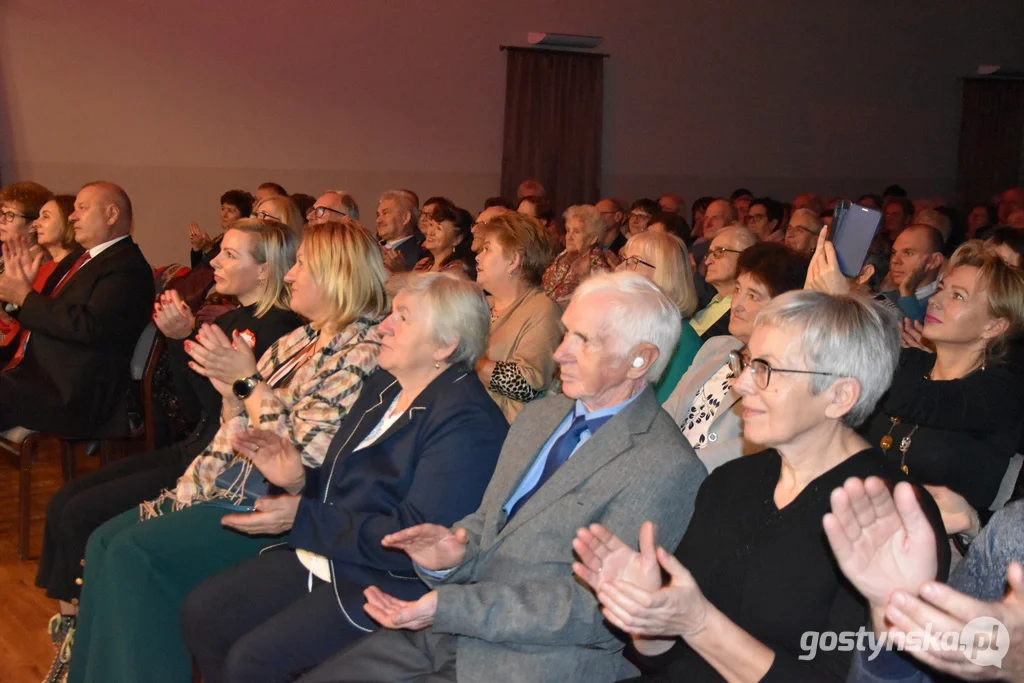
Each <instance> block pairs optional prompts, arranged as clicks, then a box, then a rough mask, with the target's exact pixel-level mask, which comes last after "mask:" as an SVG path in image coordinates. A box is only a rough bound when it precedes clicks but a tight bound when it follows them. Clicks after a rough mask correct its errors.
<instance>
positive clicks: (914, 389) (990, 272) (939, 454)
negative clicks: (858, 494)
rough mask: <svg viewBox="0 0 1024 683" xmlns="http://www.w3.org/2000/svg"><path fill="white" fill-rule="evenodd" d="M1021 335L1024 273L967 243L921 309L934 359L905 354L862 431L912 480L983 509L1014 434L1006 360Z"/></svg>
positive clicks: (1016, 416)
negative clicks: (924, 310) (1009, 346)
mask: <svg viewBox="0 0 1024 683" xmlns="http://www.w3.org/2000/svg"><path fill="white" fill-rule="evenodd" d="M1022 332H1024V272H1022V271H1021V270H1020V269H1019V268H1014V267H1012V266H1008V265H1007V264H1006V263H1004V262H1003V261H1002V259H1000V258H999V256H998V254H996V253H994V252H993V251H991V250H990V249H987V248H986V247H985V245H984V243H982V242H981V241H979V240H972V241H970V242H965V243H964V244H963V245H961V246H960V247H959V248H958V249H957V250H956V251H955V252H954V253H953V256H952V257H951V258H950V261H949V265H948V267H947V270H946V274H945V275H944V276H943V278H942V280H941V282H940V284H939V289H938V291H937V292H936V293H935V294H934V295H933V296H932V298H931V299H930V300H929V301H928V313H927V315H926V316H925V320H924V329H923V332H922V336H923V337H924V339H925V340H927V341H928V342H930V343H931V344H932V345H933V346H934V349H935V353H929V352H927V351H924V350H922V349H919V348H904V349H903V351H902V352H901V354H900V360H899V365H898V366H897V368H896V374H895V377H894V378H893V381H892V386H891V387H890V389H889V393H888V394H887V395H886V396H885V398H884V399H883V400H882V402H881V403H880V404H879V408H878V410H876V411H875V413H874V414H873V415H872V416H871V418H870V419H869V420H868V422H867V423H866V425H865V428H864V430H863V431H862V433H863V434H864V436H865V437H866V438H867V439H868V441H870V442H871V443H872V444H875V445H878V446H879V447H880V448H881V449H882V450H883V452H885V455H886V457H887V458H888V459H889V460H890V461H891V462H892V463H894V464H896V465H897V466H899V467H900V468H901V469H903V471H904V472H907V473H909V474H910V476H912V477H914V478H915V479H916V480H918V481H921V482H923V483H925V484H931V485H936V486H943V487H947V488H949V489H951V490H952V491H954V492H955V493H957V494H959V495H961V496H963V497H964V498H966V499H967V502H969V503H970V504H971V505H972V506H973V507H974V508H976V509H978V510H980V511H984V510H987V509H988V508H989V507H990V506H991V505H992V504H993V502H994V500H995V498H996V494H997V492H998V490H999V487H1000V483H1001V482H1002V479H1003V476H1004V475H1005V474H1006V471H1007V467H1008V465H1009V462H1010V458H1011V457H1012V456H1013V454H1014V452H1015V451H1016V446H1017V444H1018V437H1019V434H1020V430H1021V419H1020V416H1021V413H1022V411H1024V387H1022V386H1021V383H1020V382H1019V380H1018V376H1017V374H1016V373H1015V372H1013V370H1012V369H1011V368H1010V367H1009V365H1008V364H1007V363H1006V362H1005V361H1004V357H1005V352H1006V347H1007V344H1008V343H1009V342H1010V341H1011V340H1012V339H1014V338H1015V337H1018V336H1020V334H1021V333H1022ZM983 514H984V513H983ZM986 516H987V515H986Z"/></svg>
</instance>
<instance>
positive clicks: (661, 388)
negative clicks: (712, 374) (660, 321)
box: [654, 320, 704, 403]
mask: <svg viewBox="0 0 1024 683" xmlns="http://www.w3.org/2000/svg"><path fill="white" fill-rule="evenodd" d="M703 343H704V342H703V341H701V338H700V335H699V334H697V331H696V330H694V329H693V328H692V327H691V326H690V325H689V323H688V322H687V321H685V320H684V321H683V331H682V332H681V333H680V335H679V343H678V344H676V350H675V351H674V352H673V353H672V358H671V359H669V361H668V367H666V368H665V372H663V373H662V374H661V379H659V380H658V381H657V382H656V383H655V384H654V391H655V393H656V394H657V396H658V403H664V402H665V401H667V400H668V397H669V396H671V395H672V391H673V390H674V389H675V388H676V385H677V384H679V378H680V377H682V376H683V373H685V372H686V371H687V370H689V369H690V363H692V362H693V357H694V356H696V355H697V352H698V351H700V347H701V344H703Z"/></svg>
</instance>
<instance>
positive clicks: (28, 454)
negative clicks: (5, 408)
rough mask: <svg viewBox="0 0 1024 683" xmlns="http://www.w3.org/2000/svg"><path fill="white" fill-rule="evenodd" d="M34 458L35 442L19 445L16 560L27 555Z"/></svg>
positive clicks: (22, 558)
mask: <svg viewBox="0 0 1024 683" xmlns="http://www.w3.org/2000/svg"><path fill="white" fill-rule="evenodd" d="M35 456H36V440H35V439H33V438H32V437H29V438H27V439H25V442H24V443H23V444H22V445H21V458H20V459H21V463H20V464H21V476H20V478H19V480H18V503H19V508H20V513H19V519H18V559H19V560H27V559H28V554H29V552H28V551H29V548H28V543H29V540H28V531H29V523H30V522H31V516H32V461H33V460H35Z"/></svg>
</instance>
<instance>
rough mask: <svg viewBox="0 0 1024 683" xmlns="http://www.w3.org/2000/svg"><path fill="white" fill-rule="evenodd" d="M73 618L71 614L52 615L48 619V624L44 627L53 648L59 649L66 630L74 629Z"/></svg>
mask: <svg viewBox="0 0 1024 683" xmlns="http://www.w3.org/2000/svg"><path fill="white" fill-rule="evenodd" d="M74 625H75V616H74V615H73V614H54V615H53V616H52V617H50V623H49V625H48V626H47V627H46V630H47V631H49V632H50V640H51V641H53V646H54V647H55V648H57V649H58V650H59V649H60V646H61V645H62V644H63V643H64V637H65V636H66V635H67V633H68V629H70V628H72V627H74Z"/></svg>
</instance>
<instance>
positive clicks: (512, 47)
mask: <svg viewBox="0 0 1024 683" xmlns="http://www.w3.org/2000/svg"><path fill="white" fill-rule="evenodd" d="M498 49H499V50H501V51H502V52H504V51H505V50H522V51H523V52H551V53H555V54H560V55H583V56H584V57H601V58H602V59H608V58H609V57H611V55H609V54H605V53H604V52H582V51H578V50H558V49H555V48H550V47H522V46H519V45H499V46H498Z"/></svg>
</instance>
